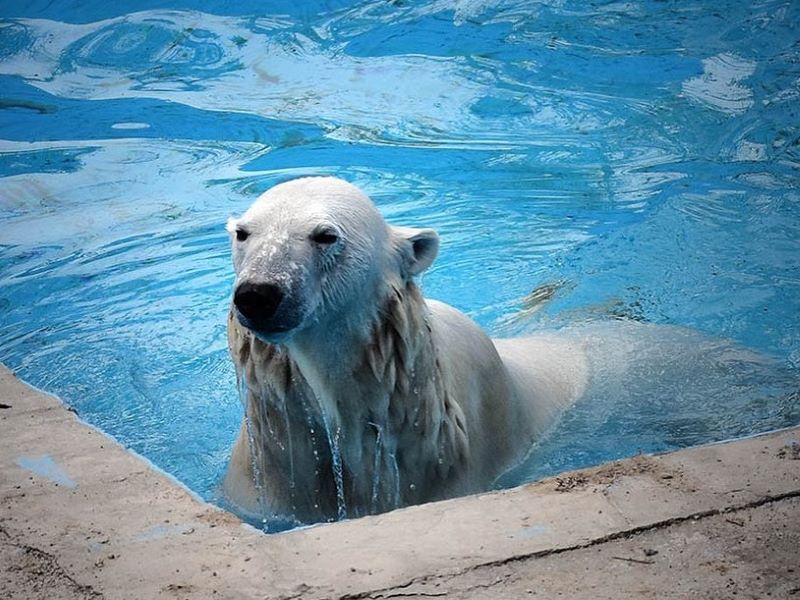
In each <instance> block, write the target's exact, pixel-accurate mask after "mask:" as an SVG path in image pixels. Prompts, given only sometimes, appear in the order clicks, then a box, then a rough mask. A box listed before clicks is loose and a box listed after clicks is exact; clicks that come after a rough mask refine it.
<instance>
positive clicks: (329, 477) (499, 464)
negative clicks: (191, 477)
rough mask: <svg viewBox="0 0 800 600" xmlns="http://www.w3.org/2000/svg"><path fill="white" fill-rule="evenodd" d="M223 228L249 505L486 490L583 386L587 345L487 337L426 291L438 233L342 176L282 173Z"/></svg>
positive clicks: (241, 468)
mask: <svg viewBox="0 0 800 600" xmlns="http://www.w3.org/2000/svg"><path fill="white" fill-rule="evenodd" d="M228 231H229V233H230V236H231V241H232V254H233V264H234V270H235V273H236V281H235V285H234V293H233V301H232V305H231V310H230V314H229V319H228V339H229V347H230V352H231V356H232V358H233V362H234V363H235V366H236V368H237V373H238V376H239V382H240V388H241V394H242V399H243V402H244V404H245V413H246V414H245V419H244V422H243V423H242V427H241V431H240V434H239V438H238V440H237V442H236V444H235V446H234V450H233V453H232V457H231V460H230V464H229V467H228V472H227V474H226V477H225V480H224V483H223V490H224V493H225V495H226V496H227V498H228V500H229V501H231V502H233V503H234V505H236V506H237V508H238V509H239V510H241V511H244V512H246V513H251V514H254V515H264V514H270V515H282V516H291V517H293V518H296V519H297V520H299V521H301V522H317V521H324V520H332V519H336V518H342V517H345V516H350V517H352V516H359V515H363V514H368V513H376V512H381V511H385V510H389V509H392V508H396V507H401V506H405V505H410V504H417V503H422V502H427V501H432V500H437V499H442V498H448V497H453V496H458V495H463V494H468V493H472V492H476V491H479V490H486V489H487V488H488V487H489V486H490V485H491V483H492V482H493V481H494V480H495V478H497V476H498V475H499V474H501V473H502V472H503V471H504V470H505V469H507V468H508V467H509V466H511V465H513V464H515V463H516V462H518V461H519V460H521V459H522V458H523V457H524V455H525V453H526V451H527V450H528V448H530V446H531V444H532V442H533V441H534V440H535V439H537V437H538V436H540V435H541V433H542V432H543V431H544V430H545V429H546V428H547V427H548V426H549V425H550V424H551V423H552V421H553V419H554V418H555V417H556V416H557V415H558V414H559V413H560V412H561V411H562V410H563V409H564V408H565V407H567V406H569V405H570V404H571V403H573V402H574V401H575V400H576V399H577V398H578V397H580V395H581V394H582V393H583V390H584V388H585V386H586V381H587V364H586V359H585V356H584V351H583V349H582V347H581V344H580V343H579V342H576V341H572V340H569V339H559V338H557V337H555V336H541V337H536V338H521V339H514V340H495V341H492V340H490V339H489V338H488V337H487V336H486V335H485V334H484V333H483V332H482V331H481V329H480V328H479V327H478V326H477V325H476V324H475V323H473V322H472V321H471V320H470V319H469V318H468V317H466V316H465V315H464V314H462V313H460V312H459V311H457V310H456V309H454V308H452V307H450V306H448V305H446V304H443V303H441V302H437V301H433V300H426V299H424V298H423V297H422V295H421V293H420V290H419V288H418V286H417V284H416V283H415V280H414V278H415V277H416V276H417V275H419V274H420V273H422V272H423V271H424V270H425V269H426V268H428V267H429V266H430V264H431V263H432V262H433V260H434V259H435V258H436V255H437V252H438V248H439V238H438V235H437V234H436V232H435V231H433V230H431V229H410V228H405V227H394V226H391V225H388V224H387V223H386V222H385V221H384V219H383V217H382V216H381V214H380V213H379V212H378V210H377V209H376V208H375V206H374V205H373V204H372V202H371V201H370V199H369V198H368V197H367V196H366V195H365V194H364V193H363V192H361V191H360V190H359V189H358V188H356V187H355V186H353V185H351V184H349V183H346V182H345V181H342V180H340V179H336V178H330V177H312V178H303V179H297V180H294V181H290V182H287V183H283V184H280V185H278V186H276V187H274V188H272V189H270V190H268V191H267V192H266V193H264V194H263V195H262V196H261V197H259V198H258V199H257V200H256V202H255V203H254V204H253V205H252V207H251V208H250V209H249V210H248V211H247V212H245V213H244V215H243V216H242V217H241V218H238V219H231V220H230V221H229V222H228Z"/></svg>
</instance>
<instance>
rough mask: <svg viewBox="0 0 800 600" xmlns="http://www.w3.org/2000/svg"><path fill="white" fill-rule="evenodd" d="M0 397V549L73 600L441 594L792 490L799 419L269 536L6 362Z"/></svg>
mask: <svg viewBox="0 0 800 600" xmlns="http://www.w3.org/2000/svg"><path fill="white" fill-rule="evenodd" d="M0 402H2V403H3V404H4V405H9V406H10V408H4V409H0V450H2V455H0V474H1V476H0V498H1V499H2V509H0V510H2V513H0V546H2V547H3V548H4V553H6V554H8V555H9V556H10V559H9V560H15V561H17V562H19V561H22V563H20V564H29V563H30V564H34V566H35V571H36V570H38V572H40V573H42V572H43V573H45V574H46V576H47V579H46V581H43V582H40V583H41V585H47V586H49V588H48V589H51V588H52V586H61V587H62V588H63V597H67V598H71V597H75V598H84V597H86V598H92V597H107V598H156V597H168V598H175V597H181V598H206V597H207V598H293V597H295V598H300V597H303V598H306V597H309V598H314V597H324V598H329V597H351V598H358V597H381V596H384V597H386V596H397V595H444V594H443V593H442V592H444V591H445V589H444V588H441V587H438V588H436V590H435V591H431V590H428V591H427V592H424V593H423V592H421V591H417V592H413V593H412V589H415V586H417V587H419V586H420V585H422V586H424V585H425V583H426V582H431V581H434V580H437V579H438V580H439V582H440V583H441V582H442V581H444V579H442V578H447V580H448V581H450V580H452V581H455V580H457V579H458V578H459V577H464V576H465V574H468V573H472V572H476V570H479V569H489V570H491V569H492V568H495V567H498V568H499V567H503V566H507V565H508V564H510V563H514V562H522V561H527V560H531V559H536V558H544V557H551V556H555V555H561V556H564V555H566V554H568V553H569V552H573V551H576V550H580V549H586V548H594V547H598V548H599V547H601V546H603V545H604V544H609V543H612V542H614V541H615V540H620V539H623V538H626V537H630V536H635V535H638V534H641V533H645V532H653V531H658V530H660V529H663V528H668V527H673V526H678V525H680V524H681V523H685V522H692V521H697V520H701V519H707V518H711V517H715V516H719V515H725V514H727V513H733V512H736V511H747V510H755V509H757V508H758V507H762V506H765V505H767V504H770V503H773V504H774V503H781V502H787V501H791V500H793V499H797V498H798V497H800V460H796V458H798V456H797V455H796V453H797V452H798V450H797V448H798V446H797V444H798V439H800V428H794V429H790V430H784V431H780V432H775V433H771V434H766V435H763V436H756V437H753V438H748V439H744V440H739V441H735V442H728V443H724V444H714V445H709V446H703V447H699V448H692V449H688V450H682V451H679V452H675V453H671V454H665V455H658V456H638V457H634V458H631V459H627V460H623V461H618V462H615V463H609V464H606V465H601V466H599V467H595V468H591V469H585V470H581V471H576V472H572V473H565V474H562V475H560V476H559V477H556V478H552V479H549V480H546V481H543V482H539V483H536V484H531V485H527V486H523V487H520V488H515V489H512V490H505V491H500V492H492V493H486V494H481V495H478V496H472V497H467V498H459V499H455V500H449V501H445V502H439V503H435V504H428V505H423V506H417V507H411V508H408V509H403V510H399V511H395V512H392V513H388V514H384V515H379V516H375V517H367V518H364V519H358V520H353V521H344V522H340V523H334V524H331V525H325V526H319V527H313V528H308V529H303V530H299V531H293V532H289V533H285V534H277V535H271V536H268V535H264V534H262V533H260V532H258V531H256V530H254V529H252V528H250V527H248V526H245V525H243V524H242V523H241V522H240V521H239V520H238V519H237V518H235V517H234V516H232V515H230V514H228V513H226V512H224V511H222V510H220V509H218V508H216V507H214V506H211V505H208V504H205V503H203V502H200V501H199V500H198V499H197V498H196V497H195V496H194V495H192V494H191V493H189V492H188V491H187V490H186V489H185V488H184V487H182V486H180V485H179V484H178V483H176V482H175V481H174V480H172V479H171V478H169V477H167V476H166V475H165V474H163V473H160V472H158V471H157V470H155V469H153V468H152V466H151V465H149V464H148V463H147V462H146V461H144V460H142V459H141V458H139V457H137V456H135V455H134V454H132V453H130V452H128V451H127V450H125V449H124V448H123V447H122V446H120V445H119V444H117V443H116V442H114V441H113V440H111V439H110V438H108V437H107V436H105V435H103V434H102V433H101V432H99V431H97V430H95V429H93V428H92V427H90V426H88V425H86V424H84V423H82V422H81V421H79V420H78V419H77V418H76V417H75V415H74V414H73V413H71V412H70V411H69V410H67V409H66V407H65V406H64V405H63V404H62V403H61V402H60V401H59V400H58V399H56V398H54V397H52V396H49V395H47V394H44V393H42V392H39V391H37V390H35V389H33V388H30V387H29V386H27V385H25V384H24V383H23V382H21V381H19V380H18V379H17V378H16V377H15V376H14V375H13V374H12V373H11V372H10V371H8V370H7V369H5V368H4V367H1V366H0ZM792 506H794V505H792ZM793 510H794V509H793ZM798 522H800V519H795V521H794V523H795V530H794V531H790V532H789V533H790V534H792V535H796V534H797V531H796V530H797V528H798V527H800V525H797V523H798ZM20 557H22V558H20ZM23 558H24V560H23ZM631 560H638V559H631ZM26 561H27V562H26ZM14 564H15V565H16V564H17V563H14ZM798 566H799V567H800V565H798ZM15 568H16V567H15ZM799 570H800V569H799ZM14 573H15V574H14V575H13V577H17V576H19V577H23V579H20V580H17V579H14V578H13V577H12V576H9V577H11V579H9V580H8V582H9V583H8V584H7V585H9V586H13V585H15V583H19V581H23V580H24V581H26V582H28V584H30V585H34V584H35V579H36V577H37V575H36V573H35V572H34V573H33V574H31V573H23V572H20V569H17V570H15V571H14ZM488 573H490V571H487V576H489V575H488ZM26 577H27V578H28V579H25V578H26ZM40 579H41V577H40ZM31 582H33V583H31ZM578 584H579V582H577V581H576V585H578ZM3 585H4V584H3V582H1V581H0V591H2V590H3V587H2V586H3ZM59 589H61V588H59ZM798 589H800V584H799V586H798ZM392 590H394V592H392ZM402 590H405V592H402ZM7 591H12V592H13V590H7ZM12 595H13V594H12ZM15 597H16V596H15ZM32 597H33V596H32Z"/></svg>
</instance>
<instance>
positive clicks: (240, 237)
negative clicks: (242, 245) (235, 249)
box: [236, 227, 250, 242]
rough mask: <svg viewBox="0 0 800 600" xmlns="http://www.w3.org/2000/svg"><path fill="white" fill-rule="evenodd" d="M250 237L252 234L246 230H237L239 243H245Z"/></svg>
mask: <svg viewBox="0 0 800 600" xmlns="http://www.w3.org/2000/svg"><path fill="white" fill-rule="evenodd" d="M248 237H250V232H249V231H246V230H244V229H240V228H238V227H237V228H236V240H237V241H239V242H243V241H245V240H246V239H247V238H248Z"/></svg>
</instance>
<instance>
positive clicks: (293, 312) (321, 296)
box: [227, 177, 439, 343]
mask: <svg viewBox="0 0 800 600" xmlns="http://www.w3.org/2000/svg"><path fill="white" fill-rule="evenodd" d="M227 229H228V232H229V233H230V237H231V244H232V247H233V265H234V269H235V272H236V282H235V284H234V293H233V307H234V313H235V316H236V318H237V319H238V321H239V323H241V324H242V325H243V326H244V327H246V328H247V329H249V330H251V331H252V332H253V333H254V334H255V335H256V337H258V338H259V339H261V340H262V341H265V342H270V343H288V342H289V341H290V340H291V339H292V337H293V336H294V335H295V334H296V333H297V332H300V331H308V330H309V329H311V328H314V327H320V326H322V327H324V326H328V325H331V324H342V323H355V324H357V323H359V322H361V323H363V326H368V321H369V320H370V319H371V318H372V317H371V315H372V316H374V315H375V314H377V312H378V311H379V310H380V309H381V303H382V302H383V301H384V300H385V298H386V297H387V296H388V294H389V293H390V292H391V290H392V288H395V289H397V288H399V287H400V286H402V285H403V283H404V282H408V281H409V280H410V279H411V278H412V277H414V276H415V275H417V274H419V273H421V272H422V271H424V270H425V269H426V268H428V266H430V264H431V263H432V262H433V260H434V259H435V258H436V254H437V252H438V248H439V237H438V235H437V234H436V232H435V231H433V230H431V229H409V228H399V227H392V226H390V225H388V224H387V223H386V222H385V221H384V220H383V217H382V216H381V214H380V213H379V212H378V211H377V209H376V208H375V206H374V205H373V204H372V202H371V201H370V199H369V198H368V197H367V196H366V195H365V194H364V193H363V192H361V191H360V190H359V189H358V188H356V187H355V186H353V185H351V184H349V183H346V182H345V181H342V180H340V179H336V178H332V177H310V178H303V179H297V180H294V181H289V182H287V183H282V184H280V185H277V186H275V187H274V188H272V189H270V190H268V191H267V192H265V193H264V194H262V195H261V196H260V197H259V198H258V199H257V200H256V201H255V203H254V204H253V205H252V206H251V207H250V209H249V210H247V212H245V213H244V215H242V216H241V217H240V218H238V219H235V218H231V219H230V220H229V221H228V226H227Z"/></svg>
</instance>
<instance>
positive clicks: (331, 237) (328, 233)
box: [311, 227, 339, 246]
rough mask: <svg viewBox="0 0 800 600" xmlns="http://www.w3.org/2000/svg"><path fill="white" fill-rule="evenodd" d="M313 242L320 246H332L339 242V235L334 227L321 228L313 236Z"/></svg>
mask: <svg viewBox="0 0 800 600" xmlns="http://www.w3.org/2000/svg"><path fill="white" fill-rule="evenodd" d="M311 241H312V242H314V243H315V244H319V245H320V246H330V245H331V244H335V243H336V242H337V241H339V235H338V233H337V232H336V230H335V229H333V228H332V227H319V228H317V229H315V230H314V232H313V233H312V234H311Z"/></svg>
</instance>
